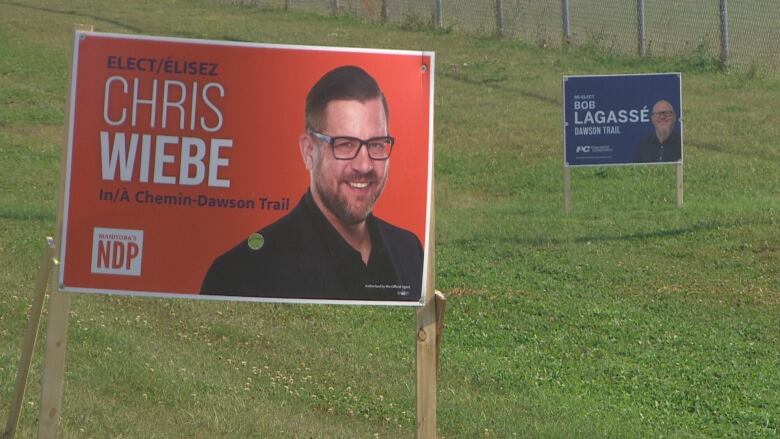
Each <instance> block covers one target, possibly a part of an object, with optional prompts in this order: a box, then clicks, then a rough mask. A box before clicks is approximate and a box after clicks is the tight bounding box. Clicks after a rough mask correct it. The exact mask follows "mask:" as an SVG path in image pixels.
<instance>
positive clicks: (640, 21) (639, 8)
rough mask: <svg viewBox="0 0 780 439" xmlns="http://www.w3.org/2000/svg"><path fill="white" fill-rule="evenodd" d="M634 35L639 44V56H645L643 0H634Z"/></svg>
mask: <svg viewBox="0 0 780 439" xmlns="http://www.w3.org/2000/svg"><path fill="white" fill-rule="evenodd" d="M636 35H637V39H638V41H637V42H638V44H639V56H645V54H646V53H647V46H646V45H645V41H646V39H645V0H636Z"/></svg>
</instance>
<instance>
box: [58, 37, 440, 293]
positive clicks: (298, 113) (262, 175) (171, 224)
mask: <svg viewBox="0 0 780 439" xmlns="http://www.w3.org/2000/svg"><path fill="white" fill-rule="evenodd" d="M77 41H78V45H79V46H78V52H77V59H75V60H74V77H75V78H76V84H75V90H72V91H71V99H75V106H74V107H73V108H74V111H73V112H72V114H71V118H72V125H71V126H72V128H71V131H70V133H69V134H70V136H71V137H70V139H71V144H70V150H69V158H70V161H69V163H70V166H69V169H68V175H69V184H67V183H68V181H67V180H66V188H65V190H66V191H67V194H68V202H67V205H66V206H65V210H66V214H67V224H66V227H65V229H64V231H63V232H64V239H63V242H64V245H65V247H64V248H63V250H62V259H63V267H62V269H63V270H64V274H63V276H64V277H63V283H64V289H65V290H70V291H78V290H84V289H96V290H111V291H118V292H143V293H187V294H195V293H197V292H198V291H199V289H200V285H201V281H202V279H203V276H204V275H205V273H206V270H207V269H208V268H209V266H210V264H211V262H212V261H213V260H214V258H216V257H217V256H219V255H220V254H222V253H223V252H225V251H226V250H228V249H230V248H232V247H233V246H235V245H236V244H237V243H239V242H240V241H242V240H244V239H246V237H247V236H248V234H250V233H251V232H254V231H256V230H258V229H260V228H262V227H263V226H265V225H267V224H269V223H271V222H273V221H275V220H276V219H278V218H279V217H281V216H283V215H284V214H286V213H287V211H273V210H261V209H260V208H259V202H257V199H258V198H260V197H266V198H269V199H274V200H277V199H281V198H284V197H288V198H290V209H292V208H293V207H294V206H295V205H296V204H297V203H298V201H299V199H300V197H301V196H302V194H303V193H304V192H305V190H306V189H307V187H308V182H309V175H308V172H307V171H306V169H305V168H304V165H303V161H302V159H301V156H300V153H299V150H298V142H297V139H298V136H299V135H300V134H301V133H302V132H303V130H304V105H305V98H306V94H307V93H308V91H309V89H310V88H311V86H312V85H313V84H314V83H315V82H316V81H317V80H318V79H319V78H320V77H321V76H322V75H323V74H324V73H326V72H327V71H329V70H331V69H333V68H335V67H338V66H341V65H345V64H351V65H358V66H360V67H362V68H363V69H365V70H366V71H367V72H368V73H369V74H370V75H372V76H373V77H374V78H375V79H376V80H377V82H378V83H379V86H380V87H381V88H382V90H383V92H384V93H385V95H386V96H387V100H388V105H389V108H390V133H391V135H393V136H395V138H396V144H395V147H394V149H393V155H392V158H391V165H390V174H389V179H388V183H387V186H386V189H385V192H384V194H383V195H382V197H381V198H380V200H379V201H378V202H377V204H376V206H375V209H374V213H375V214H376V215H377V216H378V217H380V218H382V219H384V220H386V221H389V222H390V223H392V224H395V225H397V226H399V227H402V228H405V229H408V230H411V231H412V232H413V233H415V234H416V235H417V236H418V238H419V239H420V241H421V242H422V243H423V244H424V243H425V234H426V222H425V219H426V209H427V195H428V191H429V190H430V188H429V187H428V184H427V182H428V167H429V166H428V157H429V147H430V146H429V138H430V133H429V130H430V118H431V117H432V116H431V115H430V114H429V111H430V97H431V87H432V80H431V74H430V72H431V69H430V68H431V67H432V66H431V63H432V57H431V55H430V54H428V53H422V52H402V53H401V52H371V51H360V52H357V51H351V50H334V49H328V50H325V49H324V48H313V47H292V46H284V47H267V46H265V47H263V46H260V45H252V44H243V43H236V44H224V43H218V42H213V41H212V42H209V41H198V40H172V39H152V38H137V37H132V36H121V35H109V34H99V33H84V34H81V38H79V39H77ZM109 56H116V57H122V58H123V59H125V60H126V59H127V58H128V57H135V58H150V59H156V60H164V59H166V58H168V57H170V59H172V60H175V61H179V62H180V63H181V62H183V61H194V62H205V63H216V64H218V67H217V76H201V75H189V74H176V73H171V74H166V73H164V72H163V71H162V69H161V72H160V73H156V72H142V71H130V70H118V69H111V68H109V67H108V58H109ZM422 65H425V66H426V67H427V69H422V68H421V67H422ZM145 67H148V64H147V65H146V66H145ZM111 76H121V77H123V78H124V79H126V80H127V82H128V83H129V85H130V90H129V92H128V95H129V96H124V95H123V94H121V93H120V91H121V87H120V85H119V83H116V82H115V83H114V84H113V86H112V88H111V90H112V91H111V100H110V102H111V103H110V108H109V109H108V111H109V114H110V115H111V116H112V117H114V118H117V117H118V115H119V114H120V113H121V111H122V108H127V110H128V120H127V121H126V122H125V123H123V124H122V125H120V126H115V127H114V126H110V125H108V124H107V123H105V122H104V120H103V104H104V91H105V84H106V80H107V79H108V78H109V77H111ZM135 78H138V79H139V82H140V84H141V88H140V96H141V97H142V98H144V99H148V98H150V97H151V95H152V82H153V80H154V79H157V81H158V91H157V96H158V103H157V109H156V112H157V116H156V119H157V120H156V127H154V128H152V127H151V126H150V109H149V105H142V106H140V107H139V108H140V111H139V114H138V120H137V124H136V126H134V127H133V126H131V124H130V120H129V119H130V110H131V105H130V102H131V98H130V96H132V87H133V79H135ZM166 79H170V80H177V81H180V82H183V83H184V84H186V85H187V87H188V90H191V88H192V86H193V83H195V82H197V83H198V88H199V90H200V89H201V88H202V87H203V86H204V85H205V84H206V83H209V82H218V83H219V84H221V85H222V87H223V88H224V90H225V96H224V97H223V98H219V97H218V95H217V93H216V90H211V92H210V93H209V97H210V99H211V100H212V102H213V103H214V104H215V105H216V106H217V107H218V108H219V109H220V111H221V112H222V116H223V120H224V121H223V125H222V128H221V129H220V130H219V131H217V132H213V133H211V132H207V131H205V130H202V129H201V128H200V126H199V125H196V128H195V129H194V130H190V129H189V121H190V119H189V118H190V112H189V108H190V106H189V104H190V100H189V97H188V98H187V100H186V102H185V104H184V106H185V109H187V112H186V115H185V129H183V130H182V129H180V128H179V113H178V110H173V111H172V110H169V113H170V114H169V116H168V127H167V128H162V127H161V126H162V119H161V115H162V108H161V107H162V89H163V87H162V86H163V81H164V80H166ZM175 90H178V89H175ZM174 97H175V96H174ZM196 114H197V116H198V118H200V116H204V117H206V119H207V123H208V124H209V125H214V124H215V121H216V119H215V118H214V113H213V112H212V111H211V110H208V107H206V105H205V102H203V101H202V100H201V101H199V102H198V111H197V112H196ZM101 131H108V132H109V133H111V136H110V138H111V141H112V143H113V138H114V133H116V132H124V133H125V135H126V142H128V143H129V137H130V134H131V133H138V134H139V135H140V134H152V135H158V134H159V135H170V136H179V137H183V136H190V137H198V138H200V139H203V140H204V141H205V142H206V145H207V152H206V159H205V163H208V146H209V140H210V139H212V138H221V139H232V140H233V147H232V148H226V149H222V153H221V156H222V157H224V158H227V159H229V160H230V163H229V165H228V166H227V167H224V168H221V171H220V174H219V178H221V179H229V180H230V188H218V187H208V186H207V178H208V171H207V172H206V181H204V182H203V183H202V184H200V185H198V186H184V185H180V184H178V183H177V184H175V185H170V184H156V183H154V182H153V181H152V178H153V175H154V170H153V168H154V141H153V142H152V151H151V154H150V155H151V159H150V161H151V164H150V165H151V166H150V177H149V182H148V183H141V182H140V180H139V178H138V175H139V170H138V162H139V161H140V152H139V154H138V157H137V158H136V162H137V163H136V168H135V171H134V175H133V178H132V181H130V182H122V181H119V177H118V171H117V177H116V180H114V181H106V180H103V178H102V173H101V154H100V132H101ZM112 147H113V144H112ZM179 148H180V144H178V145H169V146H168V147H166V149H165V151H166V154H169V155H175V156H176V157H177V158H176V161H175V163H172V164H168V165H166V166H165V167H164V174H165V175H170V176H176V178H177V180H178V174H179V159H178V156H179V154H180V151H179ZM139 150H140V141H139ZM122 188H126V189H127V191H128V194H129V195H130V197H131V201H130V202H109V201H100V200H99V192H100V190H103V191H105V192H112V193H116V191H117V189H120V190H121V189H122ZM141 190H148V191H150V192H151V193H154V194H160V195H179V194H181V195H183V196H187V195H189V196H191V197H193V198H196V197H197V196H198V195H205V196H208V197H219V198H234V199H252V200H255V202H256V203H255V208H254V209H230V208H210V207H205V206H204V207H199V206H197V205H195V204H193V205H191V206H175V205H155V204H139V203H136V202H135V200H134V195H135V193H136V192H137V191H141ZM94 227H107V228H117V229H133V230H143V232H144V240H143V262H142V266H141V276H137V277H135V276H123V275H110V274H92V273H91V272H90V270H91V260H92V231H93V228H94Z"/></svg>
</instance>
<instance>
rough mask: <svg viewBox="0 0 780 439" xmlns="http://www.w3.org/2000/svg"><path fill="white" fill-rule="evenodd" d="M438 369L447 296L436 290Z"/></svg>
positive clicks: (437, 367) (437, 366)
mask: <svg viewBox="0 0 780 439" xmlns="http://www.w3.org/2000/svg"><path fill="white" fill-rule="evenodd" d="M435 297H436V370H437V371H438V370H439V363H440V361H439V358H441V337H442V335H443V334H444V311H446V309H447V298H446V297H444V294H442V292H441V291H438V290H437V291H436V296H435Z"/></svg>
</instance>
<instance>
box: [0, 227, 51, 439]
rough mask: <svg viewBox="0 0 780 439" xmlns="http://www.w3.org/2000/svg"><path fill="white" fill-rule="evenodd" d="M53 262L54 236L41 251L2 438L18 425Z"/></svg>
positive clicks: (9, 437)
mask: <svg viewBox="0 0 780 439" xmlns="http://www.w3.org/2000/svg"><path fill="white" fill-rule="evenodd" d="M53 263H54V238H52V237H47V238H46V244H44V246H43V251H42V252H41V261H40V264H39V266H38V267H39V268H38V278H37V279H36V281H35V293H34V296H33V303H32V307H31V308H30V318H29V319H28V320H27V330H26V331H25V334H24V342H23V344H22V356H21V359H20V360H19V368H18V369H17V371H16V385H15V386H14V394H13V399H12V400H11V408H10V410H9V413H8V422H7V423H6V425H5V433H4V434H3V438H4V439H13V437H14V436H15V435H16V427H17V426H18V425H19V416H20V415H21V413H22V403H23V402H24V390H25V388H26V387H27V377H28V376H29V374H30V364H31V363H32V356H33V353H34V352H35V341H36V340H37V339H38V328H40V325H41V314H42V312H43V302H44V300H45V298H46V284H47V283H48V281H49V276H50V274H51V269H52V265H53Z"/></svg>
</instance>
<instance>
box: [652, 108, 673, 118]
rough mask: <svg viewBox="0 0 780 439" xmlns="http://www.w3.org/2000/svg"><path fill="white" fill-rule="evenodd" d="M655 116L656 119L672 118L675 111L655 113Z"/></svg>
mask: <svg viewBox="0 0 780 439" xmlns="http://www.w3.org/2000/svg"><path fill="white" fill-rule="evenodd" d="M653 116H656V117H671V116H674V111H672V110H665V111H653Z"/></svg>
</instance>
